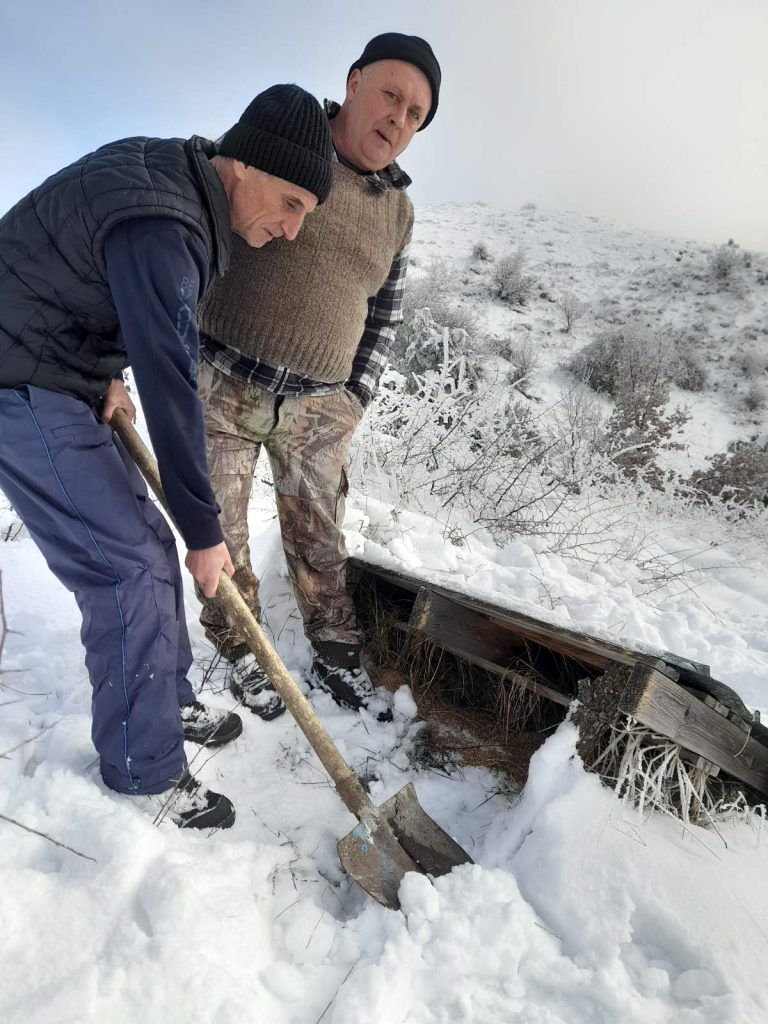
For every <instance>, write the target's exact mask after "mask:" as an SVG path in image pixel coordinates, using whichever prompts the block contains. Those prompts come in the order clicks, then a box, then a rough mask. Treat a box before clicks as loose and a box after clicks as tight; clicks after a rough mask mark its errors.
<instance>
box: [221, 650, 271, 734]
mask: <svg viewBox="0 0 768 1024" xmlns="http://www.w3.org/2000/svg"><path fill="white" fill-rule="evenodd" d="M229 689H230V691H231V693H232V696H233V697H234V698H235V700H237V701H238V703H239V704H240V705H241V706H242V707H244V708H248V710H249V711H251V712H252V713H253V714H254V715H258V716H259V718H262V719H263V720H264V721H265V722H271V721H272V720H273V719H275V718H279V717H280V715H283V714H285V704H284V703H283V701H282V699H281V697H280V694H279V693H278V692H277V690H275V688H274V686H273V685H272V683H270V681H269V679H267V676H266V673H265V672H264V670H263V669H262V667H261V666H260V665H259V663H258V661H257V660H256V656H255V655H254V654H253V653H252V652H251V651H250V650H248V653H247V654H246V655H245V656H244V657H242V658H240V659H239V660H238V661H236V662H235V664H234V665H233V666H232V669H231V671H230V674H229Z"/></svg>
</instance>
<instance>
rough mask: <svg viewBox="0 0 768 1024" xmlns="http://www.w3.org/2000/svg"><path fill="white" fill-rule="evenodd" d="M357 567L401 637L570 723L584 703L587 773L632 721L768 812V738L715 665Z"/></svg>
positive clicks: (355, 575) (353, 568)
mask: <svg viewBox="0 0 768 1024" xmlns="http://www.w3.org/2000/svg"><path fill="white" fill-rule="evenodd" d="M349 564H350V577H351V580H352V582H353V584H354V585H355V593H356V594H358V593H359V592H360V591H361V590H365V591H366V592H367V593H368V594H369V595H370V593H371V591H373V593H374V595H375V597H376V599H377V600H379V601H380V602H381V603H382V604H383V605H385V606H386V608H387V612H388V615H390V616H392V619H393V621H392V620H390V624H391V625H393V626H394V628H395V629H396V631H397V632H398V633H401V634H405V635H406V636H410V637H421V638H428V639H429V640H430V641H432V642H433V643H434V644H436V645H437V646H438V647H439V648H441V649H442V650H443V651H445V652H447V653H448V654H450V655H453V656H454V657H455V658H456V659H459V660H460V661H461V662H462V663H463V664H465V665H469V666H474V667H475V668H476V669H478V670H482V671H483V672H485V673H490V674H491V675H496V676H498V677H500V678H502V679H504V680H507V681H510V680H511V681H512V682H513V683H514V684H515V685H517V686H519V687H521V688H523V689H525V690H528V691H530V692H532V693H534V694H536V695H537V696H538V697H539V698H541V699H542V701H544V702H550V704H552V705H559V707H560V708H561V713H562V714H564V713H565V710H566V709H568V708H570V706H571V704H572V703H573V701H574V700H575V699H578V701H579V706H578V710H577V713H576V720H577V721H578V724H579V729H580V736H581V740H580V753H581V754H582V757H583V758H584V761H585V764H589V763H590V761H591V760H593V759H594V757H593V755H594V754H595V753H596V752H597V749H598V744H599V740H600V737H601V736H604V735H605V731H606V729H608V728H610V726H611V725H612V723H614V722H615V721H616V720H617V719H618V718H619V717H620V716H622V715H627V716H631V717H632V719H634V720H635V721H636V722H638V723H640V724H641V725H642V726H645V727H646V728H647V729H649V730H651V731H652V732H653V733H654V734H657V735H659V736H661V737H664V738H666V739H668V740H669V741H671V742H672V743H675V744H677V745H678V746H679V747H680V748H681V749H682V750H683V751H684V752H685V754H686V757H687V758H688V759H689V761H690V763H692V764H693V765H694V766H695V767H696V768H698V769H699V770H700V771H703V772H705V773H709V774H712V775H718V774H722V775H724V776H728V777H729V778H730V779H732V780H735V781H736V782H737V783H738V784H739V786H740V788H742V789H743V790H744V791H745V792H748V793H749V794H750V796H751V797H752V798H753V799H755V801H756V802H768V729H766V727H765V726H763V725H762V724H761V723H760V720H759V716H757V715H756V714H753V713H752V712H751V711H750V710H749V709H748V708H747V707H746V705H745V704H744V703H743V701H742V700H741V698H740V697H739V696H738V694H736V693H735V692H734V691H733V690H732V689H731V688H730V687H728V686H726V685H725V684H724V683H721V682H719V681H718V680H716V679H713V678H712V676H711V675H710V671H709V667H708V666H707V665H702V664H700V663H697V662H694V661H690V660H688V659H686V658H685V657H684V656H682V655H679V654H673V653H664V654H662V655H660V656H657V657H655V656H652V655H649V654H647V653H643V652H641V651H636V650H633V649H632V648H630V647H623V646H620V645H618V644H616V643H612V642H610V641H608V640H604V639H601V638H599V637H595V636H590V635H589V634H587V633H580V632H577V631H576V630H572V629H567V628H564V627H562V626H557V625H553V624H552V623H549V622H545V621H542V620H540V619H537V618H534V617H532V616H530V615H525V614H523V613H521V612H518V611H514V610H512V609H510V608H503V607H500V606H499V605H496V604H492V603H490V602H488V601H483V600H479V599H477V598H475V597H471V596H469V595H467V594H464V593H461V592H459V591H455V590H451V589H449V588H447V587H444V586H441V585H438V584H435V583H432V582H430V581H427V580H424V579H419V578H418V577H416V576H413V575H410V574H406V573H404V572H400V571H397V570H394V569H390V568H382V567H381V566H378V565H375V564H373V563H371V562H368V561H366V560H364V559H361V558H359V557H355V558H351V559H350V563H349ZM361 610H362V609H361ZM362 613H363V618H364V616H365V612H364V610H362Z"/></svg>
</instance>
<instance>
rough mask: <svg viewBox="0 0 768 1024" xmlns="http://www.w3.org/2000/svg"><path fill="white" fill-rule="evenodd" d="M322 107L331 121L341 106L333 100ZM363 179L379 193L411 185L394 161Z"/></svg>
mask: <svg viewBox="0 0 768 1024" xmlns="http://www.w3.org/2000/svg"><path fill="white" fill-rule="evenodd" d="M323 106H324V107H325V115H326V117H327V118H328V120H329V121H332V120H333V119H334V117H336V115H337V114H338V112H339V111H340V110H341V104H340V103H336V101H335V100H325V101H324V102H323ZM337 159H338V157H337ZM363 177H364V178H367V179H368V180H369V181H370V183H371V185H372V186H373V187H374V188H375V189H377V190H379V191H381V192H383V191H385V190H386V189H389V188H398V189H402V188H408V186H409V185H410V184H411V179H410V177H409V176H408V175H407V174H406V173H405V171H404V170H403V169H402V167H401V166H400V164H398V163H396V162H395V161H394V160H393V161H392V163H391V164H387V166H386V167H384V168H382V170H380V171H368V172H367V173H365V174H363Z"/></svg>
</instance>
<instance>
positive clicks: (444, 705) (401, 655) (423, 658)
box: [355, 578, 557, 788]
mask: <svg viewBox="0 0 768 1024" xmlns="http://www.w3.org/2000/svg"><path fill="white" fill-rule="evenodd" d="M355 604H356V607H357V609H358V613H359V615H360V620H361V622H362V624H363V627H364V629H365V634H366V637H365V646H366V652H367V654H368V656H369V658H370V659H371V661H372V662H373V666H374V667H372V668H371V675H372V677H373V680H374V682H375V683H376V685H378V686H384V687H386V688H387V689H389V690H391V691H394V690H396V689H397V688H398V687H399V686H402V685H403V684H407V685H408V686H409V687H410V689H411V692H412V694H413V697H414V700H415V701H416V706H417V708H418V711H419V716H420V718H422V719H423V720H424V721H425V723H426V726H425V728H424V729H423V730H422V732H421V733H420V734H419V737H418V742H417V744H416V746H415V749H414V752H413V761H414V763H416V764H418V765H420V766H422V767H426V768H430V769H432V770H437V771H445V772H450V771H451V770H453V769H455V768H456V767H458V766H460V765H468V766H477V767H483V768H487V769H488V770H489V771H492V772H494V773H497V774H499V775H500V776H501V777H502V779H501V784H502V786H503V785H505V783H504V778H505V777H509V778H511V779H513V780H514V781H515V783H522V782H524V781H525V779H526V778H527V775H528V763H529V761H530V759H531V755H532V754H533V753H534V751H535V750H536V749H537V748H538V747H539V746H540V745H541V744H542V743H543V742H544V740H545V739H546V736H547V734H548V732H549V731H550V730H551V729H552V728H554V727H555V725H556V724H557V723H556V722H555V723H553V722H552V721H551V717H552V715H551V711H550V708H549V706H548V705H549V702H545V701H542V699H541V698H540V697H539V695H538V694H536V693H535V692H533V691H531V690H529V689H526V688H525V686H524V685H521V681H522V678H523V673H524V669H523V666H522V665H518V666H517V668H516V670H515V671H510V673H509V674H508V675H505V676H498V675H495V674H493V673H490V672H487V671H485V670H484V669H481V668H478V667H477V666H475V665H473V664H472V663H471V662H469V661H465V660H463V659H461V658H458V657H456V656H455V655H453V654H449V653H448V652H446V651H445V650H444V649H443V648H442V647H441V646H440V645H439V644H438V643H436V642H435V641H434V640H432V639H431V638H430V637H427V636H425V635H424V634H423V633H419V632H418V631H415V630H414V631H410V632H408V631H404V630H403V629H402V628H400V625H399V624H402V621H403V608H398V607H395V606H393V605H390V606H389V607H388V606H387V602H386V599H385V598H383V597H382V595H381V594H380V593H379V592H378V591H377V589H376V587H375V586H374V585H373V584H371V583H370V582H369V581H368V580H366V579H365V578H363V579H361V581H360V582H359V584H358V588H357V591H356V593H355ZM398 612H400V614H398ZM545 704H546V705H547V707H544V705H545ZM515 788H516V787H515Z"/></svg>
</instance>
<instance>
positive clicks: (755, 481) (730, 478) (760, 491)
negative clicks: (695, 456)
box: [689, 437, 768, 506]
mask: <svg viewBox="0 0 768 1024" xmlns="http://www.w3.org/2000/svg"><path fill="white" fill-rule="evenodd" d="M689 482H690V484H691V485H692V486H693V487H694V488H695V489H696V490H697V491H698V493H699V494H700V495H705V496H707V497H709V498H719V499H720V500H721V501H723V502H725V503H726V504H736V505H755V506H766V505H768V444H766V443H760V440H759V439H758V438H757V437H753V438H751V439H750V440H749V441H732V442H731V444H729V445H728V448H727V449H726V451H724V452H718V454H717V455H714V456H713V457H712V459H711V464H710V466H709V467H708V468H707V469H697V470H696V471H695V472H694V473H693V474H691V478H690V481H689Z"/></svg>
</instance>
